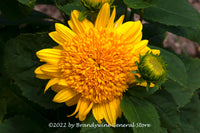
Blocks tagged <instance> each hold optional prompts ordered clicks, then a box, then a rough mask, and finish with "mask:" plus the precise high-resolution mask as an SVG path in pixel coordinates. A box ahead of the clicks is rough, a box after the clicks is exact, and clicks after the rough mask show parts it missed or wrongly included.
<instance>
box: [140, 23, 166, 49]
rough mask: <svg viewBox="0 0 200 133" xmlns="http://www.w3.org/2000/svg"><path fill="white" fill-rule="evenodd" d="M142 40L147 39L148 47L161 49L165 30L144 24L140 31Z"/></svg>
mask: <svg viewBox="0 0 200 133" xmlns="http://www.w3.org/2000/svg"><path fill="white" fill-rule="evenodd" d="M142 33H143V36H142V38H143V39H147V40H148V41H149V44H150V45H154V46H159V47H163V41H164V39H165V37H166V30H165V29H163V28H161V27H159V26H158V25H157V24H154V23H149V24H144V25H143V29H142Z"/></svg>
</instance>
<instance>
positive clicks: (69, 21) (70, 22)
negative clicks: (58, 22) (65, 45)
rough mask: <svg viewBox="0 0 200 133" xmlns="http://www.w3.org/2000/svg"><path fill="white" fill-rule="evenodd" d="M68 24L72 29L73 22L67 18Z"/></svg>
mask: <svg viewBox="0 0 200 133" xmlns="http://www.w3.org/2000/svg"><path fill="white" fill-rule="evenodd" d="M68 25H69V27H70V28H71V29H72V30H73V31H74V27H73V23H72V21H71V20H68Z"/></svg>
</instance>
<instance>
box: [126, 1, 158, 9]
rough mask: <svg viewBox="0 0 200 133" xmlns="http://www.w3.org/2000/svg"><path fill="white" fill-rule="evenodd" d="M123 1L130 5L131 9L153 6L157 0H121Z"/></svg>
mask: <svg viewBox="0 0 200 133" xmlns="http://www.w3.org/2000/svg"><path fill="white" fill-rule="evenodd" d="M123 1H124V3H125V4H126V5H127V6H128V7H130V8H133V9H141V8H147V7H150V6H154V5H155V4H154V3H155V2H156V1H157V0H148V1H147V0H123Z"/></svg>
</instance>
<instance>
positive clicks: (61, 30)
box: [55, 23, 76, 40]
mask: <svg viewBox="0 0 200 133" xmlns="http://www.w3.org/2000/svg"><path fill="white" fill-rule="evenodd" d="M55 27H56V31H57V32H58V34H59V36H61V37H62V38H63V39H64V40H71V39H72V38H73V37H74V36H76V34H75V33H74V32H73V31H72V30H71V29H70V28H68V27H67V26H65V25H63V24H59V23H56V24H55Z"/></svg>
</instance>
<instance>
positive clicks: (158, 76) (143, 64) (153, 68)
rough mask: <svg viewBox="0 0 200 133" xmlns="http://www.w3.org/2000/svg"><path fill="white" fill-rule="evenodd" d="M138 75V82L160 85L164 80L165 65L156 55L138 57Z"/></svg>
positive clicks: (149, 54)
mask: <svg viewBox="0 0 200 133" xmlns="http://www.w3.org/2000/svg"><path fill="white" fill-rule="evenodd" d="M139 59H140V60H139V63H136V64H137V66H138V73H139V74H140V75H141V77H140V80H143V81H147V82H151V83H154V84H158V83H161V82H163V81H165V80H166V76H167V69H166V64H165V62H164V61H163V60H162V58H161V56H159V55H158V54H153V53H152V52H147V53H146V54H145V55H143V56H140V58H139Z"/></svg>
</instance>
